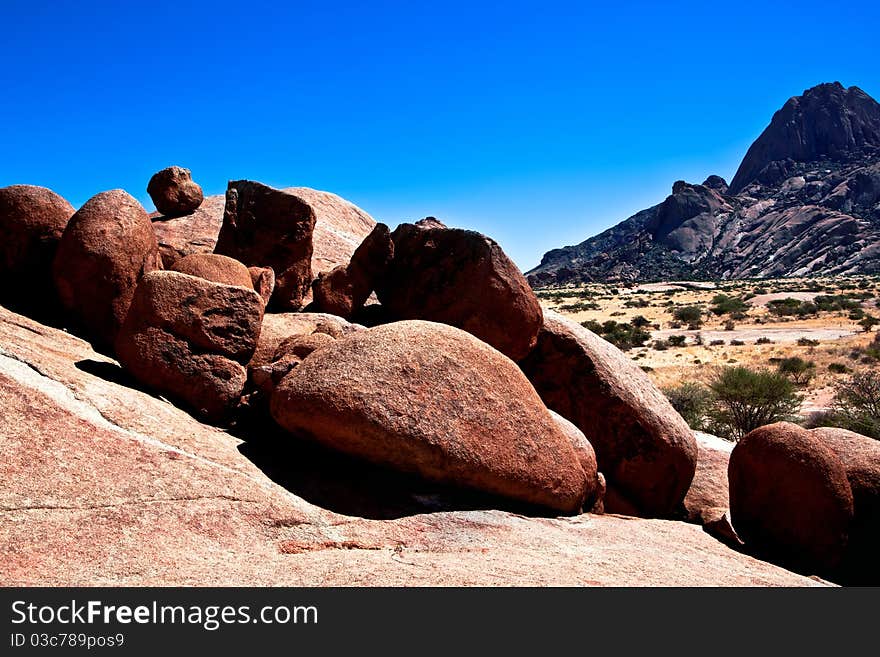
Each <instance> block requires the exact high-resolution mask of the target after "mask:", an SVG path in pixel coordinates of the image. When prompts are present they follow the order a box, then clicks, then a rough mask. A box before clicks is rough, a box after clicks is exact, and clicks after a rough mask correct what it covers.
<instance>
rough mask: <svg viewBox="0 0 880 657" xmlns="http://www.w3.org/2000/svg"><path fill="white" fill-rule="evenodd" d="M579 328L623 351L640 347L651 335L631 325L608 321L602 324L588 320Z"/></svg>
mask: <svg viewBox="0 0 880 657" xmlns="http://www.w3.org/2000/svg"><path fill="white" fill-rule="evenodd" d="M581 326H583V327H584V328H586V329H589V330H590V331H592V332H593V333H595V334H596V335H600V336H602V337H603V338H604V339H606V340H608V342H610V343H611V344H613V345H614V346H615V347H617V348H618V349H622V350H624V351H626V350H628V349H632V348H633V347H641V346H643V345H644V344H645V343H646V342H647V341H648V340H650V339H651V334H650V333H648V332H647V331H645V330H643V329H640V328H637V327H635V326H633V325H632V324H624V323H618V322H615V321H614V320H608V321H607V322H603V323H602V324H600V323H599V322H597V321H595V320H588V321H586V322H581Z"/></svg>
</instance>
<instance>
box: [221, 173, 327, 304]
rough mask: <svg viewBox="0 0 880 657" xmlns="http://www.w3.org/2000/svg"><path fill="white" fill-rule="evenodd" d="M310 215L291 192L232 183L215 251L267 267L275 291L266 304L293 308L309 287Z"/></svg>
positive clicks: (312, 222)
mask: <svg viewBox="0 0 880 657" xmlns="http://www.w3.org/2000/svg"><path fill="white" fill-rule="evenodd" d="M314 229H315V212H314V211H313V210H312V207H311V206H310V205H309V204H308V203H306V202H305V201H303V200H302V199H301V198H299V197H298V196H296V195H295V194H292V193H290V192H286V191H282V190H279V189H273V188H271V187H267V186H266V185H263V184H261V183H258V182H252V181H250V180H235V181H232V182H230V183H229V187H228V188H227V190H226V208H225V210H224V213H223V226H222V228H221V229H220V235H219V237H218V238H217V246H216V247H215V249H214V252H215V253H219V254H221V255H227V256H230V257H231V258H235V259H236V260H239V261H241V262H243V263H244V264H245V265H246V266H248V267H271V268H272V270H273V271H274V272H275V291H274V292H273V294H272V300H271V304H272V305H273V306H274V307H275V308H277V309H279V310H297V309H299V308H300V306H301V305H302V301H303V298H304V297H305V296H306V293H307V292H308V291H309V287H310V286H311V284H312V265H311V258H312V233H313V231H314Z"/></svg>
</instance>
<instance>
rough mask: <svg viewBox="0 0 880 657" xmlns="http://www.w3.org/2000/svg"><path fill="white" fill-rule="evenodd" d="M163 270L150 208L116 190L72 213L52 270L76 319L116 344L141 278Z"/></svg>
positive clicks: (98, 339)
mask: <svg viewBox="0 0 880 657" xmlns="http://www.w3.org/2000/svg"><path fill="white" fill-rule="evenodd" d="M161 268H162V262H161V260H160V257H159V245H158V243H157V242H156V235H155V233H153V226H152V225H151V223H150V218H149V217H148V216H147V212H146V210H144V209H143V207H141V204H140V203H138V202H137V201H136V200H135V199H134V198H132V197H131V196H130V195H129V194H127V193H126V192H125V191H123V190H121V189H114V190H111V191H109V192H101V193H100V194H98V195H97V196H93V197H92V198H90V199H89V200H88V201H86V204H85V205H83V206H82V207H81V208H80V209H79V210H78V211H77V212H76V214H74V215H73V217H71V219H70V221H69V222H68V224H67V227H66V228H65V229H64V234H63V235H62V236H61V242H60V243H59V244H58V251H57V253H56V254H55V262H54V266H53V274H54V279H55V287H56V289H57V291H58V296H59V298H60V300H61V303H62V304H63V305H64V307H65V308H66V309H67V310H68V311H70V312H71V313H72V314H73V319H74V321H75V322H77V323H78V324H79V325H80V326H82V328H83V329H84V330H85V331H86V333H87V334H88V335H89V337H90V338H91V339H92V340H93V341H94V342H95V343H96V344H97V345H99V346H102V347H112V345H113V341H114V339H115V338H116V334H117V332H118V331H119V327H120V326H121V325H122V322H123V321H124V320H125V315H126V313H127V312H128V306H129V304H130V303H131V297H132V295H133V294H134V290H135V287H136V286H137V283H138V281H139V280H140V278H141V276H143V275H144V274H145V273H147V272H150V271H153V270H155V269H161Z"/></svg>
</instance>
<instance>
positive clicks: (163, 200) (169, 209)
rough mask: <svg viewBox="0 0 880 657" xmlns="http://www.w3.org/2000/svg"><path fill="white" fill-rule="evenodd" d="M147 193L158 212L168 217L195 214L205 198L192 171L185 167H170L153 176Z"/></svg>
mask: <svg viewBox="0 0 880 657" xmlns="http://www.w3.org/2000/svg"><path fill="white" fill-rule="evenodd" d="M147 193H148V194H149V195H150V198H151V199H153V204H154V205H155V206H156V210H157V211H158V212H160V213H161V214H163V215H165V216H166V217H180V216H183V215H185V214H190V213H192V212H195V211H196V209H197V208H198V207H199V206H200V205H201V204H202V201H203V200H204V198H205V197H204V194H202V188H201V187H199V185H197V184H196V183H195V182H193V179H192V173H191V172H190V170H189V169H184V168H183V167H168V168H167V169H162V170H161V171H159V172H158V173H155V174H153V177H152V178H150V182H149V184H148V185H147Z"/></svg>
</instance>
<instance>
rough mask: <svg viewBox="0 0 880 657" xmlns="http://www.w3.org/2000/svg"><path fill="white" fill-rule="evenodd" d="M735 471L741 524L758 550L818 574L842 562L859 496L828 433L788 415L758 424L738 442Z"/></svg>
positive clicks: (736, 515) (734, 499) (734, 504)
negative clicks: (782, 419)
mask: <svg viewBox="0 0 880 657" xmlns="http://www.w3.org/2000/svg"><path fill="white" fill-rule="evenodd" d="M728 477H729V479H730V511H731V518H732V519H733V527H734V529H736V532H737V534H739V536H740V538H742V540H743V541H744V542H745V544H746V547H747V548H748V549H749V550H750V551H752V552H753V553H755V554H760V555H762V556H764V557H766V558H768V559H771V560H774V561H777V562H779V563H784V564H786V565H788V566H790V567H793V568H797V569H800V570H803V571H806V572H808V573H810V574H813V573H823V572H824V573H827V572H830V571H833V570H834V569H835V568H836V567H837V566H838V565H839V564H840V562H841V560H842V558H843V555H844V552H845V551H846V547H847V541H848V537H849V531H850V523H851V522H852V519H853V495H852V490H851V488H850V485H849V482H848V481H847V478H846V470H845V468H844V467H843V463H841V461H840V459H839V458H838V457H837V455H836V454H835V453H834V452H833V451H832V450H831V449H829V448H828V447H827V446H826V445H825V444H824V443H823V441H822V439H821V438H819V437H818V436H816V435H813V434H811V433H810V432H809V431H807V430H806V429H803V428H801V427H799V426H797V425H796V424H791V423H788V422H778V423H776V424H769V425H767V426H764V427H760V428H758V429H755V430H754V431H752V432H750V433H749V434H748V435H746V436H745V437H743V438H742V439H741V440H740V441H739V442H738V443H737V445H736V447H734V448H733V452H732V453H731V455H730V466H729V470H728Z"/></svg>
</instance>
